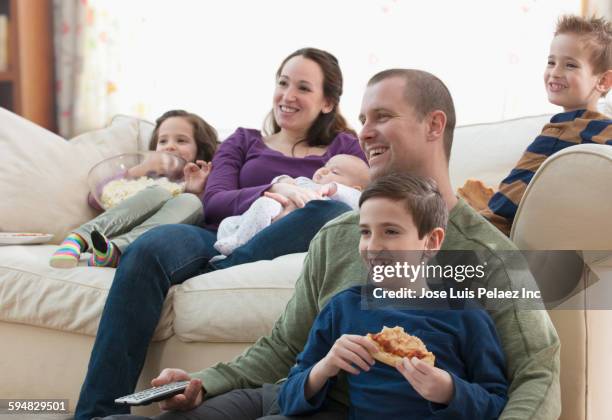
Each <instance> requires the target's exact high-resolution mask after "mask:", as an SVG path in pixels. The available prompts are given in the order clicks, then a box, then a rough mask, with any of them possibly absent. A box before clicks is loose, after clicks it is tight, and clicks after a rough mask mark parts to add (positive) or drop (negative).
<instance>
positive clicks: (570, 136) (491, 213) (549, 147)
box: [481, 109, 612, 235]
mask: <svg viewBox="0 0 612 420" xmlns="http://www.w3.org/2000/svg"><path fill="white" fill-rule="evenodd" d="M588 143H597V144H606V145H608V146H612V120H611V119H610V118H609V117H607V116H605V115H603V114H600V113H598V112H594V111H587V110H584V109H581V110H578V111H569V112H562V113H560V114H556V115H554V116H553V117H552V118H551V119H550V123H548V124H546V125H545V126H544V128H543V129H542V133H541V134H540V135H539V136H538V137H536V139H535V140H534V141H533V143H531V144H530V145H529V146H528V147H527V150H525V152H524V153H523V156H522V157H521V159H520V160H519V161H518V163H517V164H516V166H515V167H514V169H512V171H511V172H510V174H509V175H508V176H507V177H506V178H505V179H504V180H503V181H502V182H501V184H500V186H499V190H498V192H496V193H495V194H494V195H493V197H491V199H490V200H489V203H488V207H487V208H486V209H484V210H482V211H481V214H482V215H483V216H484V217H485V218H487V219H488V220H489V221H490V222H491V223H493V224H494V225H495V226H497V228H499V229H500V230H501V231H502V232H504V233H505V234H506V235H510V228H511V227H512V223H513V222H514V216H515V214H516V210H517V208H518V205H519V203H520V201H521V199H522V198H523V195H524V194H525V190H526V189H527V185H529V182H531V179H532V178H533V176H534V175H535V173H536V171H537V170H538V168H539V167H540V165H542V163H544V161H545V160H546V159H547V158H548V157H549V156H552V155H553V154H555V153H557V152H558V151H560V150H563V149H565V148H566V147H570V146H575V145H577V144H588Z"/></svg>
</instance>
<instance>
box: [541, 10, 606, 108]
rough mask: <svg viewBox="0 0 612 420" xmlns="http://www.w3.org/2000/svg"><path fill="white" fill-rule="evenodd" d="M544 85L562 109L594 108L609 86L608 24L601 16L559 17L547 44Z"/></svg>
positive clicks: (551, 101)
mask: <svg viewBox="0 0 612 420" xmlns="http://www.w3.org/2000/svg"><path fill="white" fill-rule="evenodd" d="M544 84H545V87H546V93H547V94H548V100H549V102H550V103H552V104H555V105H559V106H561V107H563V109H564V110H565V111H571V110H576V109H589V110H596V109H597V101H598V100H599V98H600V97H602V96H604V95H605V94H606V93H607V92H608V90H610V87H611V86H612V25H611V24H610V22H608V21H607V20H605V19H603V18H583V17H579V16H571V15H568V16H563V17H561V18H560V19H559V22H558V23H557V28H556V30H555V37H554V38H553V40H552V42H551V44H550V53H549V55H548V64H547V66H546V71H545V72H544Z"/></svg>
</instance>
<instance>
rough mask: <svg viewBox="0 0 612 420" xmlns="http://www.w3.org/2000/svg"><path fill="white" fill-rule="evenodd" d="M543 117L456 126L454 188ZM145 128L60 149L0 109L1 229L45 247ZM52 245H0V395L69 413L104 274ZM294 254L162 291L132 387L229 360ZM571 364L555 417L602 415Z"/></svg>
mask: <svg viewBox="0 0 612 420" xmlns="http://www.w3.org/2000/svg"><path fill="white" fill-rule="evenodd" d="M548 119H549V116H537V117H528V118H521V119H516V120H510V121H504V122H500V123H495V124H481V125H472V126H465V127H460V128H458V129H457V130H456V132H455V140H454V145H453V152H452V158H451V164H450V171H451V178H452V182H453V185H454V186H455V187H458V186H461V185H463V183H464V181H465V180H466V179H467V178H470V177H473V178H478V179H481V180H483V181H484V182H485V183H486V184H489V185H493V186H496V185H497V184H498V183H499V181H500V180H501V179H502V178H503V177H504V176H505V175H506V174H507V173H508V171H509V170H510V169H511V168H512V167H513V165H514V164H515V162H516V161H517V159H518V157H519V156H520V155H521V153H522V151H523V150H524V148H525V147H526V145H527V144H528V143H529V142H530V141H531V140H532V139H533V138H534V137H535V136H536V135H537V134H538V132H539V130H540V128H541V127H542V125H543V124H544V123H545V122H547V121H548ZM150 131H151V124H150V123H147V122H144V121H141V120H137V119H132V118H127V117H122V118H118V119H115V120H114V121H113V123H112V124H111V125H110V126H109V127H107V128H106V129H104V130H101V131H99V132H94V133H87V134H85V135H82V136H79V137H78V138H75V139H73V140H71V141H68V142H67V141H65V140H64V139H62V138H60V137H57V136H55V135H53V134H52V133H49V132H47V131H45V130H44V129H42V128H40V127H37V126H35V125H33V124H31V123H29V122H27V121H25V120H23V119H21V118H19V117H17V116H15V115H14V114H11V113H9V112H8V111H6V110H3V109H0V158H1V159H2V162H3V167H4V169H3V171H2V172H0V193H2V197H3V199H2V201H1V202H0V230H4V231H30V232H32V231H34V232H50V233H53V234H54V235H55V237H54V242H57V241H59V240H61V239H62V238H63V236H64V235H65V233H66V232H67V231H68V230H69V229H71V228H73V227H74V226H76V225H78V224H80V223H82V222H83V221H85V220H87V219H88V218H90V217H92V216H93V214H92V213H91V211H90V210H89V209H88V208H87V205H86V202H85V196H86V194H87V185H86V183H85V178H86V174H87V170H88V168H89V167H90V166H91V165H93V164H94V163H95V162H97V161H99V160H100V159H102V158H104V157H108V156H112V155H114V154H117V153H120V152H128V151H133V150H137V149H138V148H144V145H145V144H146V141H147V139H148V135H149V134H150ZM604 148H605V147H604ZM604 152H606V151H602V150H599V151H597V153H604ZM603 159H604V160H605V159H606V157H605V153H604V158H603ZM607 159H608V166H606V164H604V165H603V167H604V168H612V163H610V159H611V158H610V156H609V155H607ZM604 170H605V169H604ZM67 172H69V173H67ZM602 182H603V181H602ZM608 185H609V184H608ZM534 188H535V187H534ZM532 190H533V188H532ZM587 193H588V191H587ZM534 194H536V193H534ZM587 195H588V194H587ZM542 205H544V206H546V203H544V204H542ZM606 205H608V206H609V207H608V209H607V214H612V213H611V212H612V205H611V204H610V203H609V201H608V204H606ZM521 212H523V213H525V214H527V213H531V212H533V210H527V209H525V208H522V210H519V213H520V216H521V217H520V218H521V220H522V218H523V217H525V220H527V219H528V217H527V216H522V214H523V213H521ZM550 220H551V218H550V217H549V214H547V213H546V212H544V214H543V215H542V217H541V218H540V219H539V221H537V222H536V223H539V224H540V226H545V225H546V223H548V222H549V221H550ZM585 223H588V222H585ZM519 225H520V224H519ZM520 226H522V225H520ZM530 229H531V228H526V230H527V231H529V230H530ZM524 231H525V229H523V228H520V229H518V230H516V231H515V232H514V235H515V236H514V237H515V238H517V239H520V238H525V237H527V236H528V232H527V233H521V232H524ZM610 237H612V234H610V236H608V238H610ZM546 246H550V245H546ZM553 246H554V243H553ZM536 247H537V245H536ZM54 249H55V246H54V245H49V244H47V245H28V246H24V245H22V246H4V247H0V337H2V338H1V341H2V345H1V346H0V352H1V355H2V357H0V372H2V375H0V398H67V399H69V400H70V409H71V410H73V409H74V406H75V404H76V400H77V397H78V392H79V389H80V385H81V382H82V379H83V377H84V374H85V370H86V367H87V361H88V357H89V353H90V350H91V347H92V345H93V340H94V336H95V332H96V328H97V324H98V322H99V318H100V314H101V311H102V308H103V305H104V300H105V297H106V295H107V292H108V289H109V286H110V284H111V281H112V278H113V273H114V270H113V269H107V268H89V267H86V265H85V261H84V260H83V261H81V264H80V265H79V266H78V267H77V268H74V269H71V270H58V269H53V268H51V267H49V266H48V258H49V256H50V255H51V253H52V252H53V250H54ZM606 249H612V246H611V247H608V248H606ZM304 255H305V254H293V255H287V256H284V257H280V258H277V259H276V260H273V261H260V262H257V263H252V264H245V265H243V266H238V267H234V268H230V269H227V270H222V271H218V272H214V273H210V274H205V275H201V276H198V277H194V278H192V279H189V280H188V281H186V282H185V283H183V284H181V285H179V286H175V287H173V288H172V289H171V291H170V294H169V296H168V298H167V299H166V303H165V305H164V311H163V316H162V319H161V321H160V323H159V326H158V328H157V330H156V332H155V338H154V343H153V344H152V345H151V347H150V349H149V353H148V355H147V361H146V364H145V367H144V370H143V373H142V375H141V379H140V386H141V387H145V386H146V385H147V384H148V383H149V381H150V379H151V378H153V377H154V376H156V374H157V373H158V372H159V371H160V370H161V369H162V368H163V367H181V368H184V369H186V370H188V371H193V370H199V369H201V368H204V367H207V366H210V365H212V364H214V363H216V362H219V361H226V360H230V359H231V358H232V357H234V356H235V355H237V354H239V353H240V352H241V351H242V350H243V349H245V348H246V347H247V346H248V345H249V343H252V342H254V341H255V340H256V339H257V338H258V337H259V336H261V335H263V334H266V333H267V332H268V331H269V330H270V329H271V327H272V324H273V322H274V321H275V319H276V317H277V316H278V315H279V314H280V313H281V311H282V310H283V307H284V305H285V303H286V301H287V300H288V299H289V297H290V296H291V294H292V289H293V284H294V282H295V280H296V278H297V277H298V275H299V272H300V269H301V263H302V260H303V257H304ZM607 264H608V266H607V267H608V271H610V265H611V264H610V263H609V261H608V263H607ZM582 313H585V311H582ZM553 319H555V318H554V317H553ZM556 321H557V320H556ZM558 322H559V323H564V324H567V325H566V327H567V328H565V327H564V328H559V327H560V325H559V324H558V325H557V328H558V329H559V331H560V333H561V334H562V344H563V355H564V356H565V355H566V354H568V353H566V351H567V349H568V348H569V347H576V348H577V349H579V350H576V352H574V351H573V350H572V353H570V354H569V357H570V358H572V359H575V358H576V354H580V355H586V353H587V350H588V351H591V349H592V341H590V339H591V338H590V335H591V334H593V331H592V330H588V329H585V328H582V329H581V334H582V335H580V339H579V340H576V339H575V336H574V328H578V327H579V326H577V325H576V322H575V317H574V319H572V320H569V321H568V322H567V323H566V322H565V321H564V320H563V319H561V320H558ZM601 327H602V325H599V328H601ZM564 334H566V336H565V337H564V336H563V335H564ZM585 349H586V350H585ZM604 350H605V349H603V348H601V349H599V348H598V349H595V350H593V351H604ZM585 357H586V356H585ZM566 360H568V359H567V357H564V358H563V363H564V364H565V361H566ZM591 363H592V362H591ZM602 363H603V364H604V366H605V369H602ZM568 366H569V365H568ZM593 366H598V368H599V369H600V371H602V372H606V373H607V375H608V376H609V375H610V374H611V373H612V363H610V362H607V361H606V360H605V359H604V360H603V361H602V362H598V364H597V365H593ZM582 367H583V366H582V365H580V366H576V365H574V364H572V365H571V366H570V367H569V368H566V370H565V371H563V373H564V376H563V380H564V383H563V384H562V392H563V393H564V394H563V402H564V407H563V410H564V414H563V418H567V419H572V420H575V419H599V418H604V417H599V416H597V417H593V413H594V412H597V410H606V408H605V407H603V406H604V405H605V402H604V401H600V402H597V401H593V400H592V399H589V398H588V395H587V392H586V388H587V386H588V387H589V392H591V393H592V392H593V386H594V385H596V386H599V385H600V384H601V386H602V387H604V386H605V387H607V388H605V389H608V390H609V389H610V388H609V387H610V385H608V384H603V382H604V381H603V378H601V376H603V375H605V374H604V373H602V374H601V375H599V376H598V382H597V384H593V383H591V382H590V381H591V377H590V376H589V375H587V373H585V372H584V370H583V369H582ZM564 368H565V366H563V367H562V369H564ZM579 368H580V369H582V370H578V369H579ZM570 369H571V372H569V370H570ZM567 373H571V374H570V375H569V376H568V375H567ZM587 376H588V377H587ZM576 378H579V380H578V383H576V381H577V379H576ZM566 379H568V384H567V387H566V384H565V380H566ZM599 380H601V382H600V381H599ZM569 381H571V382H572V383H569ZM607 382H609V381H607ZM566 389H567V390H568V391H567V392H566ZM600 406H601V407H600ZM154 410H155V408H154V407H149V408H148V409H145V410H144V412H151V411H154ZM593 410H595V411H593ZM608 410H609V408H608ZM141 412H142V411H141ZM601 412H604V411H601ZM608 412H609V411H608ZM565 413H568V414H567V415H566V414H565ZM605 418H612V415H610V416H609V417H605Z"/></svg>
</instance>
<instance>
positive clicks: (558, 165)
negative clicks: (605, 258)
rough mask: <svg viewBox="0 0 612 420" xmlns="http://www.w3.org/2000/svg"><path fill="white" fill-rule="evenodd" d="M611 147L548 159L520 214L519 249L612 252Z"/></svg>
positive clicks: (586, 147)
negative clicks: (611, 250)
mask: <svg viewBox="0 0 612 420" xmlns="http://www.w3.org/2000/svg"><path fill="white" fill-rule="evenodd" d="M611 183H612V147H610V146H606V145H599V144H581V145H577V146H572V147H568V148H566V149H564V150H562V151H560V152H559V153H556V154H554V155H553V156H551V157H550V158H548V159H547V160H546V161H545V162H544V163H543V164H542V166H541V167H540V169H539V170H538V171H537V172H536V174H535V175H534V177H533V179H532V181H531V183H530V184H529V186H528V187H527V190H526V191H525V195H524V196H523V199H522V200H521V203H520V205H519V208H518V210H517V212H516V216H515V219H514V225H513V226H512V231H511V233H510V237H511V238H512V240H513V241H514V243H515V244H516V245H517V247H518V248H519V249H537V250H545V249H575V250H610V249H612V239H611V238H612V221H611V216H612V190H611V189H610V185H611Z"/></svg>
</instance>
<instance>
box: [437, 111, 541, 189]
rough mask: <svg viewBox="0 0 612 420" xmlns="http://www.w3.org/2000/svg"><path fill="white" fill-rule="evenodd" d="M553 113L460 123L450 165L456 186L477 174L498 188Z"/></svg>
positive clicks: (485, 181)
mask: <svg viewBox="0 0 612 420" xmlns="http://www.w3.org/2000/svg"><path fill="white" fill-rule="evenodd" d="M550 117H551V116H550V115H539V116H535V117H523V118H516V119H513V120H506V121H500V122H495V123H486V124H472V125H464V126H461V127H457V129H456V130H455V134H454V136H453V148H452V151H451V159H450V168H449V169H450V177H451V183H452V185H453V187H455V188H459V187H461V186H462V185H463V184H464V183H465V181H466V180H467V179H469V178H476V179H479V180H481V181H483V182H484V183H485V184H486V185H489V186H491V187H493V188H494V189H495V190H497V187H498V186H499V183H500V181H501V180H502V179H504V178H505V177H506V175H508V174H509V173H510V170H511V169H512V168H514V165H516V163H517V162H518V160H519V159H520V157H521V156H522V154H523V151H525V149H526V148H527V146H528V145H529V144H530V143H531V142H532V141H533V140H534V139H535V138H536V136H537V135H538V134H540V132H541V131H542V127H543V126H544V124H546V123H548V122H549V121H550Z"/></svg>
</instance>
